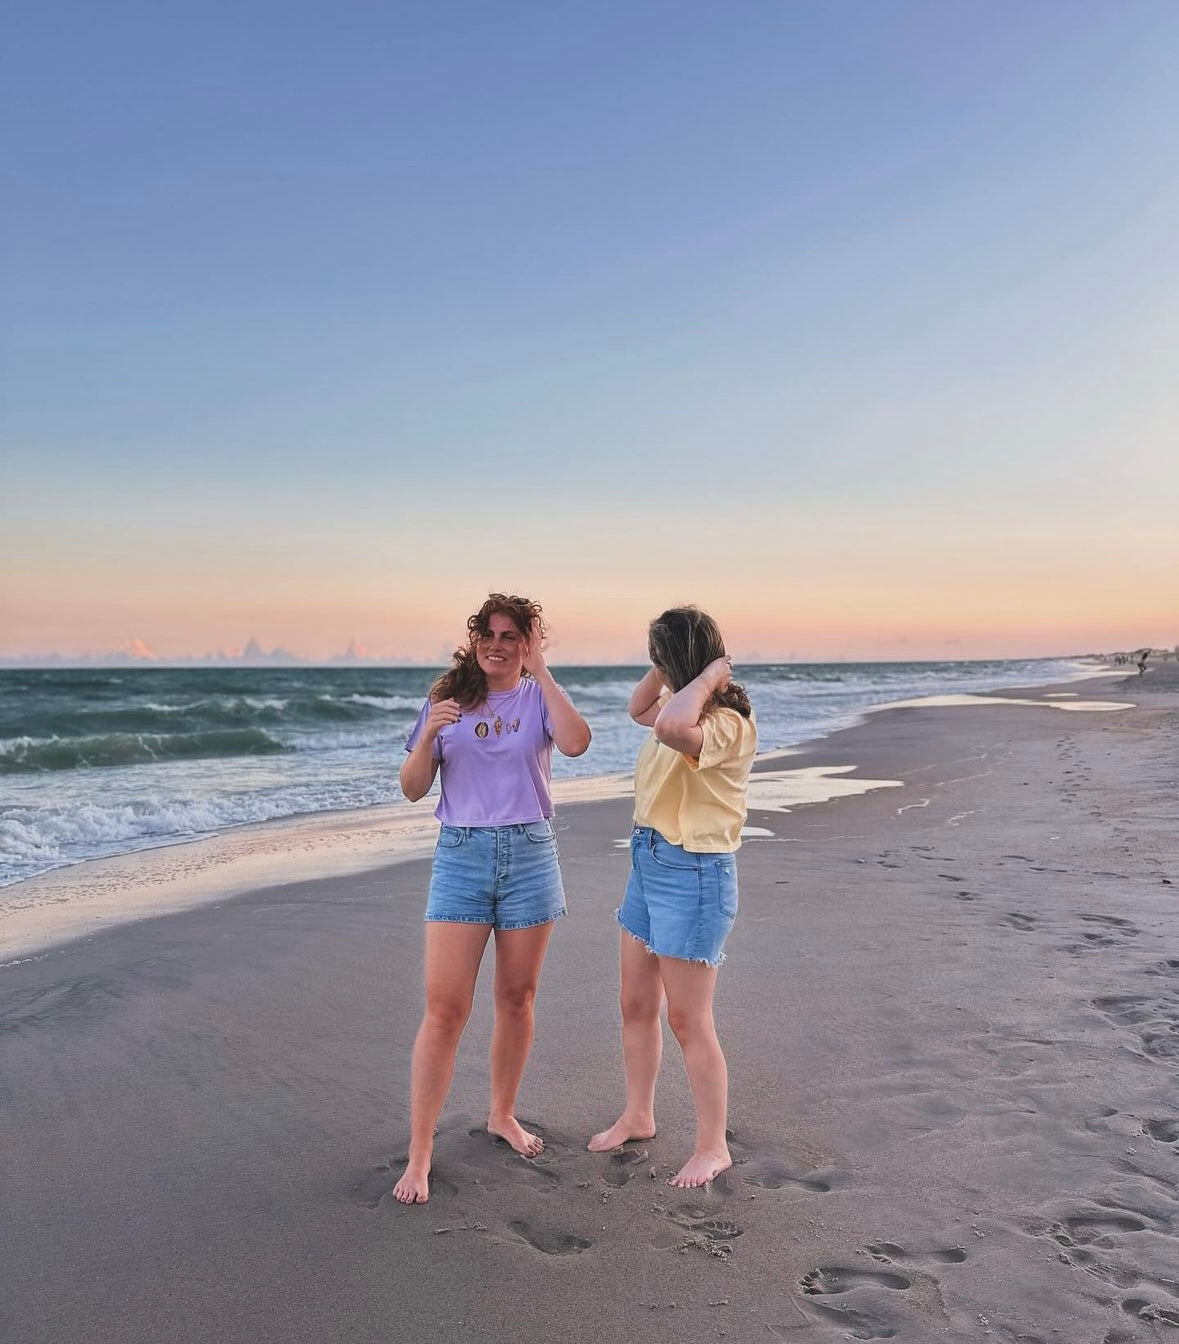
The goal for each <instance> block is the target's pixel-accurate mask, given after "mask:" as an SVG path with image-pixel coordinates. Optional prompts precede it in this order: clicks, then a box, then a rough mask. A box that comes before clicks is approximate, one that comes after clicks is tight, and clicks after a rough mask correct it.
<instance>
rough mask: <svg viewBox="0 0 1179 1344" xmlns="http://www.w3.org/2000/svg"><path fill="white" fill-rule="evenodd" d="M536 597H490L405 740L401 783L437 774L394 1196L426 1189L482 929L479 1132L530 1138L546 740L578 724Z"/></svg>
mask: <svg viewBox="0 0 1179 1344" xmlns="http://www.w3.org/2000/svg"><path fill="white" fill-rule="evenodd" d="M544 636H545V623H544V620H543V618H542V615H541V609H540V604H539V603H537V602H532V601H530V600H529V599H528V598H524V597H509V596H506V595H505V594H503V593H492V594H491V595H490V597H488V599H487V601H486V602H484V604H483V605H482V606H481V607H480V608H479V610H478V611H477V612H476V613H475V614H474V615H473V616H471V617H470V618H469V619H468V621H467V642H466V644H465V645H463V646H462V647H461V648H459V649H456V650H455V654H454V663H453V666H451V667H450V669H449V670H448V671H446V672H444V673H443V674H442V676H441V677H439V678H438V680H437V681H436V682H435V683H434V685H433V686H432V687H431V688H430V694H429V698H428V699H427V701H426V703H425V704H424V705H423V706H422V711H421V713H420V714H419V715H418V721H417V723H416V724H415V725H414V729H413V731H412V732H411V733H410V735H409V739H408V741H407V742H406V744H405V749H406V751H407V752H408V753H409V754H408V755H407V756H406V758H405V763H404V764H403V765H402V767H401V790H402V792H403V793H404V794H405V796H406V797H407V798H409V799H411V800H413V799H417V798H421V797H423V796H424V795H425V794H426V793H427V792H428V791H429V789H430V786H431V784H432V783H433V782H434V777H435V775H438V774H440V775H441V779H442V797H441V801H440V802H439V804H438V808H437V811H436V813H435V815H436V816H437V817H438V819H439V820H440V821H441V823H442V828H441V831H440V832H439V836H438V847H437V849H436V850H435V853H434V868H433V872H432V874H431V877H430V891H429V896H428V897H427V901H426V977H425V978H426V1011H425V1016H424V1017H423V1019H422V1024H421V1027H420V1028H419V1030H418V1034H417V1039H416V1041H415V1042H414V1048H413V1064H412V1070H411V1079H410V1140H409V1162H408V1165H407V1166H406V1168H405V1172H404V1173H403V1175H402V1177H401V1179H400V1180H399V1181H398V1182H397V1184H396V1185H395V1186H394V1187H393V1195H394V1198H396V1199H398V1200H399V1201H400V1202H401V1203H402V1204H424V1203H425V1202H426V1201H427V1200H428V1199H429V1197H430V1191H429V1175H430V1163H431V1159H432V1156H433V1149H434V1126H435V1124H436V1123H437V1121H438V1116H439V1115H440V1114H441V1112H442V1104H443V1102H444V1101H445V1100H446V1093H447V1091H448V1090H449V1088H450V1080H451V1076H452V1074H453V1072H454V1059H455V1052H456V1051H457V1049H458V1043H459V1037H460V1036H461V1035H462V1032H463V1028H464V1026H466V1023H467V1018H468V1017H469V1016H470V1012H471V1003H472V1000H473V998H474V994H475V980H476V977H477V976H478V974H479V963H480V962H481V961H482V959H483V952H484V949H485V948H486V946H487V942H488V939H489V937H490V936H491V935H492V932H493V931H494V934H495V1027H494V1029H493V1032H492V1038H491V1106H490V1110H489V1112H488V1116H487V1129H488V1132H489V1133H491V1134H495V1135H497V1136H498V1137H499V1138H502V1139H505V1140H506V1141H507V1142H508V1143H509V1144H511V1146H512V1147H513V1148H514V1149H515V1150H516V1152H518V1153H520V1154H521V1155H522V1156H524V1157H535V1156H536V1155H537V1154H538V1153H539V1152H540V1151H541V1149H542V1148H543V1147H544V1143H543V1141H542V1140H541V1139H540V1137H539V1136H538V1135H536V1134H530V1133H529V1132H528V1131H527V1130H526V1129H524V1128H523V1127H522V1126H521V1125H520V1123H519V1121H518V1120H517V1119H516V1094H517V1092H518V1091H519V1089H520V1082H521V1080H522V1078H523V1076H524V1066H525V1064H526V1063H527V1061H528V1054H529V1051H530V1050H531V1049H532V1034H533V1000H534V998H535V996H536V987H537V983H538V981H539V979H540V967H541V962H542V961H543V960H544V955H545V950H546V949H547V947H548V942H549V935H550V934H551V933H552V931H553V923H554V921H555V920H557V919H558V918H559V917H560V916H561V915H563V914H564V913H565V894H564V890H563V888H562V885H561V870H560V867H559V866H558V862H557V846H556V840H555V838H554V835H553V827H552V823H551V821H550V820H549V819H550V817H552V815H553V804H552V799H551V797H550V790H549V780H550V776H551V765H552V755H553V747H554V746H556V748H557V750H558V751H560V752H561V753H562V754H563V755H565V756H580V755H581V754H582V752H584V751H585V750H586V748H587V747H588V746H589V744H590V730H589V728H588V727H587V725H586V722H585V720H584V719H583V718H582V717H581V715H580V714H579V713H578V712H577V710H576V709H574V707H573V705H572V703H571V702H570V701H569V699H568V697H567V696H566V695H565V693H564V691H562V690H561V688H560V687H559V686H558V685H557V683H556V682H555V681H554V680H553V675H552V673H551V672H550V671H549V669H548V667H547V666H546V664H545V658H544V651H543V650H544Z"/></svg>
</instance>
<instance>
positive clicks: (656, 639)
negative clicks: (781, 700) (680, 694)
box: [647, 606, 753, 719]
mask: <svg viewBox="0 0 1179 1344" xmlns="http://www.w3.org/2000/svg"><path fill="white" fill-rule="evenodd" d="M647 649H648V652H649V653H650V655H651V662H652V663H653V664H654V665H655V666H656V667H657V668H658V669H659V671H660V672H662V673H663V676H664V679H665V680H666V682H667V684H668V685H669V686H670V687H671V689H672V690H673V691H682V690H683V688H684V687H685V686H686V685H687V684H688V682H690V681H695V680H696V678H697V677H698V676H699V675H700V673H701V672H703V671H704V669H705V668H706V667H707V666H708V664H709V663H711V662H713V661H714V660H715V659H717V658H723V657H724V656H725V641H724V640H723V639H722V638H721V632H720V627H719V626H718V625H717V623H716V622H715V621H714V620H713V619H712V617H711V616H710V615H709V614H708V613H707V612H706V611H701V610H700V608H699V607H691V606H688V607H671V608H670V609H669V610H667V611H665V612H664V613H663V614H662V615H661V616H656V617H655V619H654V620H653V621H652V622H651V625H650V627H649V629H648V631H647ZM721 708H725V709H735V710H736V711H737V713H738V714H741V715H744V717H745V718H747V719H748V718H751V717H752V716H753V706H752V705H751V704H750V703H749V697H748V696H747V695H746V694H745V688H744V687H743V686H739V685H738V684H737V683H736V682H735V681H731V682H729V684H728V685H727V686H726V687H725V688H724V690H723V691H714V692H713V693H712V695H711V696H710V697H709V699H708V701H707V703H706V704H705V706H704V714H705V715H707V714H714V713H715V712H716V711H717V710H718V709H721ZM701 717H703V715H702V716H701Z"/></svg>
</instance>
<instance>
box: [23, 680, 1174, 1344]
mask: <svg viewBox="0 0 1179 1344" xmlns="http://www.w3.org/2000/svg"><path fill="white" fill-rule="evenodd" d="M1075 691H1076V688H1075V687H1072V688H1070V687H1051V688H1043V689H1040V690H1033V691H1028V692H1019V693H1017V694H1018V695H1019V696H1020V697H1022V698H1031V699H1033V700H1040V701H1042V702H1043V703H1042V705H1041V706H1036V705H1031V706H1029V705H993V706H986V707H978V706H936V705H926V706H917V707H911V708H900V709H892V710H889V711H886V712H883V713H878V714H874V715H872V716H870V718H869V719H868V720H867V722H865V723H864V724H861V725H858V726H857V727H855V728H852V729H849V730H847V731H846V732H843V733H839V734H836V735H834V736H832V737H830V738H827V739H824V740H823V741H821V742H819V743H815V744H811V745H809V746H808V747H806V748H804V750H802V751H801V752H800V753H798V754H796V755H794V756H792V757H790V758H789V759H788V761H783V760H774V761H765V762H762V763H760V764H759V766H758V773H759V774H762V775H765V776H767V778H765V779H763V780H761V781H759V783H758V785H757V787H756V788H755V790H754V800H755V802H760V803H762V804H764V806H763V807H758V808H756V809H755V810H752V811H751V813H750V818H749V820H750V826H751V827H752V828H754V829H755V830H756V831H758V832H766V834H762V835H760V836H758V837H757V838H752V839H750V840H749V841H748V842H747V843H746V845H745V847H744V848H743V850H742V854H741V914H740V917H739V919H738V924H737V928H736V930H735V932H734V934H733V937H732V939H731V940H730V943H729V948H728V952H729V960H728V962H727V964H726V966H725V967H724V968H723V970H722V973H721V981H720V988H719V991H718V1019H719V1023H720V1029H721V1033H722V1039H723V1040H724V1042H725V1045H726V1049H727V1053H728V1056H729V1062H730V1069H731V1073H732V1102H731V1124H732V1129H733V1139H732V1147H733V1153H734V1157H735V1159H736V1164H735V1166H734V1167H733V1169H732V1170H731V1171H730V1172H729V1173H727V1175H726V1176H724V1177H722V1178H721V1179H719V1180H718V1181H717V1182H715V1183H714V1184H713V1186H712V1187H711V1188H710V1189H709V1190H706V1191H702V1192H695V1193H693V1192H683V1191H676V1190H672V1189H670V1188H669V1187H668V1186H667V1185H666V1184H665V1180H666V1177H667V1176H668V1175H669V1174H670V1173H671V1172H672V1171H674V1170H675V1169H676V1167H677V1166H678V1165H679V1163H680V1161H681V1160H682V1159H683V1156H684V1155H685V1152H686V1151H687V1149H688V1148H689V1147H690V1144H691V1136H692V1122H691V1107H690V1104H689V1100H688V1094H687V1087H686V1082H685V1080H684V1076H683V1071H682V1066H681V1064H680V1062H679V1058H678V1051H677V1049H676V1047H675V1045H674V1042H673V1041H671V1040H670V1039H669V1041H668V1049H667V1054H666V1060H665V1065H664V1076H663V1079H662V1082H661V1092H660V1102H659V1105H660V1112H659V1125H660V1131H659V1135H658V1137H657V1138H656V1139H655V1140H653V1141H651V1142H650V1143H646V1144H637V1145H630V1146H629V1147H628V1148H627V1149H625V1150H623V1151H622V1152H620V1153H617V1154H613V1155H594V1154H589V1153H587V1152H585V1151H584V1146H583V1145H584V1142H585V1138H586V1137H587V1136H588V1135H589V1134H590V1133H591V1132H592V1131H593V1130H595V1129H597V1128H600V1127H601V1126H602V1125H603V1124H604V1123H606V1122H608V1121H610V1120H612V1119H613V1118H614V1116H615V1114H616V1112H617V1108H618V1105H619V1102H620V1099H621V1093H622V1085H621V1070H620V1065H619V1058H618V1044H617V1037H618V1011H617V1006H616V946H617V933H616V927H615V925H614V922H613V914H612V912H613V909H614V907H615V905H616V904H617V901H618V898H619V895H620V892H621V889H622V885H623V883H624V881H625V874H626V866H627V856H626V852H625V848H624V846H623V844H622V843H621V842H623V841H624V840H625V837H626V834H627V831H628V829H629V811H630V808H629V802H627V801H625V800H614V801H601V802H585V803H579V804H575V805H571V806H569V807H567V808H565V809H564V811H563V812H562V814H561V816H560V819H559V826H560V842H561V852H562V862H563V867H564V871H565V877H566V887H567V894H568V897H569V905H570V914H569V917H568V918H567V919H566V920H564V921H563V922H562V923H561V925H559V926H558V929H557V931H556V934H555V936H554V940H553V946H552V951H551V953H550V956H549V960H548V962H547V965H546V968H545V977H544V980H543V982H542V985H541V993H540V1001H539V1005H538V1036H537V1044H536V1049H535V1053H534V1057H533V1062H532V1065H531V1067H530V1070H529V1073H528V1076H527V1078H526V1080H525V1087H524V1092H523V1095H522V1106H521V1116H522V1118H524V1119H525V1120H527V1121H531V1122H533V1123H534V1124H535V1125H536V1126H537V1127H538V1128H539V1129H540V1131H541V1132H542V1133H543V1135H544V1137H545V1139H546V1142H547V1145H548V1146H547V1148H546V1151H545V1153H544V1155H543V1156H542V1157H541V1158H540V1159H538V1160H537V1161H534V1162H526V1161H524V1160H523V1159H520V1158H518V1157H516V1155H515V1154H513V1153H512V1152H511V1151H510V1150H509V1149H508V1148H507V1147H506V1146H505V1145H502V1144H499V1143H496V1142H494V1141H492V1140H491V1139H489V1138H488V1136H487V1135H486V1134H484V1133H483V1132H482V1131H481V1129H480V1121H481V1119H482V1118H483V1116H484V1114H485V1105H486V1050H487V1043H488V1039H489V1035H490V1021H489V989H490V986H489V983H488V982H489V974H488V971H487V970H486V968H485V971H484V977H483V982H482V983H481V985H480V993H479V995H478V1000H477V1006H476V1010H475V1014H474V1017H473V1018H472V1021H471V1024H470V1026H469V1028H468V1030H467V1034H466V1036H465V1037H464V1040H463V1044H462V1047H461V1049H460V1056H459V1063H458V1069H457V1072H456V1079H455V1085H454V1088H453V1091H452V1094H451V1098H450V1102H449V1104H448V1107H447V1110H446V1112H445V1113H444V1115H443V1119H442V1124H441V1127H440V1132H439V1140H438V1145H437V1153H436V1179H435V1187H434V1197H433V1199H432V1200H431V1202H430V1203H429V1205H427V1206H425V1207H419V1208H403V1207H401V1206H399V1205H398V1204H396V1203H395V1202H394V1201H393V1200H392V1199H391V1197H390V1194H389V1192H390V1190H391V1188H392V1185H393V1183H394V1181H395V1179H396V1176H397V1174H398V1167H397V1164H398V1160H399V1159H400V1158H401V1157H402V1156H403V1155H404V1144H405V1141H406V1103H407V1096H406V1081H407V1074H408V1056H409V1050H410V1047H411V1045H412V1040H413V1034H414V1031H415V1029H416V1026H417V1020H418V1015H419V1012H420V1004H421V990H420V948H421V937H422V933H421V907H422V901H423V897H424V892H425V886H426V881H427V875H428V863H427V862H426V861H423V860H412V861H408V862H402V863H399V864H397V865H395V866H392V867H388V868H384V869H379V870H376V871H370V872H361V873H353V874H350V875H346V876H337V877H330V878H321V879H318V880H314V881H299V882H289V883H287V884H285V885H281V886H273V887H270V888H268V889H264V890H256V891H252V892H249V893H248V894H245V895H242V896H237V897H234V898H233V899H226V900H224V901H221V902H219V903H217V904H213V905H205V906H203V907H201V908H194V909H190V910H186V911H183V912H181V913H176V914H171V915H168V916H166V917H161V918H154V919H146V920H142V921H140V922H138V923H133V924H126V925H124V926H122V927H119V928H116V929H113V930H110V931H107V932H103V933H100V934H97V935H95V936H93V937H90V938H88V939H86V940H85V941H80V942H75V943H72V944H68V945H66V946H63V947H58V948H55V949H54V950H52V951H49V952H47V953H44V954H41V955H37V956H36V957H34V958H33V959H30V960H25V961H22V962H20V963H19V964H13V965H9V966H7V967H5V968H3V969H0V1164H2V1165H0V1187H2V1192H3V1193H2V1199H3V1216H2V1219H0V1257H2V1261H0V1262H2V1263H3V1265H4V1278H5V1292H4V1293H3V1294H2V1295H0V1338H3V1339H5V1340H8V1339H12V1340H19V1341H28V1342H29V1344H41V1341H45V1342H46V1344H48V1341H55V1342H56V1341H62V1340H82V1339H85V1340H87V1341H99V1342H105V1341H112V1342H113V1341H116V1340H118V1341H120V1342H126V1344H139V1342H140V1341H142V1342H143V1344H147V1342H148V1341H152V1344H155V1342H156V1341H160V1340H168V1341H209V1340H219V1341H232V1342H233V1344H237V1342H238V1341H241V1344H246V1341H250V1342H251V1344H255V1342H257V1341H270V1340H274V1341H280V1340H281V1341H284V1344H291V1341H323V1340H336V1339H347V1340H349V1341H359V1342H360V1344H368V1342H369V1341H373V1344H375V1342H376V1341H382V1342H383V1341H388V1340H390V1339H396V1340H400V1339H404V1340H415V1341H424V1342H426V1344H433V1342H434V1341H437V1342H438V1344H442V1342H443V1341H448V1342H449V1341H491V1340H496V1341H499V1340H514V1341H518V1342H519V1344H541V1342H542V1341H544V1342H545V1344H548V1341H552V1340H554V1339H561V1338H564V1337H575V1338H583V1337H585V1338H590V1339H599V1340H603V1341H606V1342H607V1344H609V1342H610V1341H622V1340H625V1341H627V1344H646V1342H647V1341H663V1340H668V1341H670V1340H677V1341H678V1340H684V1339H691V1340H711V1339H722V1338H723V1339H726V1340H728V1341H730V1344H745V1342H746V1341H750V1342H753V1341H762V1340H765V1341H773V1340H781V1339H784V1338H795V1337H798V1338H809V1339H814V1340H824V1339H831V1340H838V1339H846V1338H857V1339H885V1338H893V1339H897V1340H904V1341H922V1340H927V1339H928V1340H979V1341H983V1340H1002V1341H1012V1342H1014V1341H1019V1342H1020V1344H1035V1342H1036V1341H1043V1342H1045V1344H1047V1342H1048V1341H1051V1342H1052V1344H1082V1342H1084V1344H1089V1342H1090V1341H1092V1344H1123V1342H1128V1341H1133V1340H1166V1339H1176V1338H1179V1330H1177V1327H1179V1242H1177V1241H1176V1232H1177V1231H1179V1172H1177V1170H1176V1163H1175V1157H1176V1155H1177V1154H1179V1080H1177V1076H1176V1069H1177V1066H1179V857H1177V845H1176V840H1175V836H1176V823H1177V821H1179V804H1177V803H1176V797H1177V788H1179V750H1177V749H1179V676H1176V675H1175V673H1174V668H1173V666H1168V665H1161V666H1159V667H1158V668H1156V669H1152V670H1151V672H1150V673H1148V675H1147V677H1146V678H1143V679H1142V680H1141V682H1140V681H1139V679H1138V678H1137V677H1130V678H1123V677H1114V678H1110V679H1109V681H1107V682H1087V683H1086V686H1085V697H1086V698H1089V699H1095V700H1096V699H1107V700H1114V701H1121V702H1126V701H1129V702H1131V703H1132V704H1134V705H1135V706H1136V707H1135V708H1132V709H1128V710H1123V711H1119V712H1102V713H1099V712H1093V713H1086V712H1075V713H1063V712H1061V711H1060V709H1059V708H1058V707H1054V706H1053V704H1052V700H1051V697H1053V696H1057V697H1067V696H1068V695H1070V694H1074V693H1075ZM785 765H789V766H790V767H791V768H797V769H802V770H819V769H823V770H827V771H828V772H836V773H835V774H834V777H836V778H839V779H844V780H850V781H854V780H856V779H860V780H873V781H877V782H878V783H879V784H880V787H876V788H872V789H870V790H869V791H867V792H863V793H853V794H849V795H847V796H843V797H839V798H835V799H833V800H831V801H829V802H826V803H823V804H819V805H814V806H801V807H799V806H793V810H783V809H784V808H791V807H792V803H791V801H790V799H789V797H788V796H787V795H786V794H785V793H784V792H783V790H782V787H781V781H780V780H774V779H772V778H769V776H774V775H776V774H780V772H781V771H782V769H783V767H784V766H785ZM841 767H851V769H848V770H843V771H842V773H839V771H840V768H841Z"/></svg>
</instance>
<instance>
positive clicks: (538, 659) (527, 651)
mask: <svg viewBox="0 0 1179 1344" xmlns="http://www.w3.org/2000/svg"><path fill="white" fill-rule="evenodd" d="M524 671H525V672H527V673H528V675H529V676H530V677H533V678H534V679H535V680H537V681H539V680H540V679H541V677H542V676H544V674H545V673H546V672H547V671H548V664H547V663H546V662H545V657H544V636H543V635H542V634H541V633H540V630H539V629H538V628H537V623H536V622H535V621H534V622H533V623H532V629H531V630H529V632H528V641H527V643H526V644H525V646H524Z"/></svg>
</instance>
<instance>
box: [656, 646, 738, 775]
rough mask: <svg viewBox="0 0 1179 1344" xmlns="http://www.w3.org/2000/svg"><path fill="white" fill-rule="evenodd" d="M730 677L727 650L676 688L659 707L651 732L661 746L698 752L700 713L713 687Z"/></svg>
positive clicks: (721, 685) (692, 753)
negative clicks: (652, 731)
mask: <svg viewBox="0 0 1179 1344" xmlns="http://www.w3.org/2000/svg"><path fill="white" fill-rule="evenodd" d="M732 679H733V660H732V659H731V658H730V657H728V655H727V654H726V655H725V657H723V658H717V659H714V660H713V661H712V662H711V663H709V664H708V666H707V667H706V668H705V669H704V671H703V672H701V673H700V675H699V676H698V677H697V678H696V679H695V680H694V681H690V682H688V684H687V685H686V686H685V687H684V688H683V690H680V691H676V693H675V694H674V695H673V696H672V697H671V699H670V700H669V701H668V702H667V704H665V705H664V706H663V708H662V709H661V710H660V711H659V713H658V715H657V716H656V719H655V724H654V732H655V736H656V737H657V738H658V739H659V741H660V742H662V743H663V744H664V746H668V747H671V749H672V750H673V751H678V752H681V753H682V754H683V755H685V756H699V755H700V749H701V747H703V746H704V729H703V728H701V727H700V715H701V714H702V713H703V712H704V706H705V705H706V704H708V702H709V700H711V699H712V695H713V692H714V691H722V690H724V688H725V687H726V686H727V685H728V684H729V682H730V681H732Z"/></svg>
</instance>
